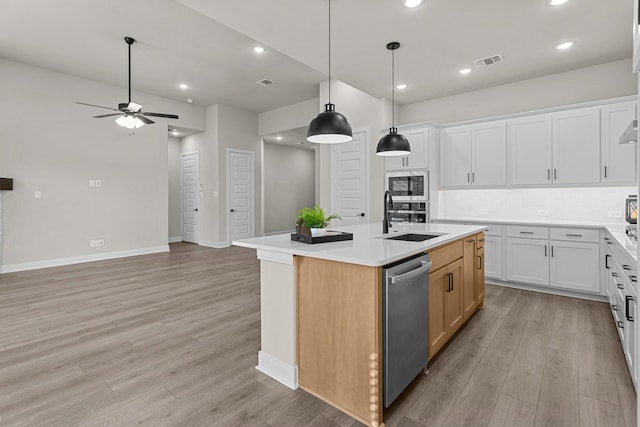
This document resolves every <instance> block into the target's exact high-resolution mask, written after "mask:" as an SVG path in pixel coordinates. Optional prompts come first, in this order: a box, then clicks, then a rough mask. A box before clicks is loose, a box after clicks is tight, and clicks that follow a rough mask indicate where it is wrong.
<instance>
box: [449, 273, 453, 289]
mask: <svg viewBox="0 0 640 427" xmlns="http://www.w3.org/2000/svg"><path fill="white" fill-rule="evenodd" d="M449 277H451V290H452V291H453V273H449Z"/></svg>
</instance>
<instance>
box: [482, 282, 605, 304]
mask: <svg viewBox="0 0 640 427" xmlns="http://www.w3.org/2000/svg"><path fill="white" fill-rule="evenodd" d="M484 281H485V283H486V284H487V285H496V286H504V287H507V288H516V289H522V290H523V291H532V292H542V293H543V294H551V295H560V296H563V297H572V298H580V299H587V300H591V301H598V302H607V301H608V299H607V297H606V295H598V294H587V293H583V292H577V291H570V290H564V289H557V288H545V287H542V286H536V285H527V284H524V283H514V282H504V281H502V280H499V279H493V278H489V277H485V279H484Z"/></svg>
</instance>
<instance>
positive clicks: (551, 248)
mask: <svg viewBox="0 0 640 427" xmlns="http://www.w3.org/2000/svg"><path fill="white" fill-rule="evenodd" d="M551 258H553V245H551Z"/></svg>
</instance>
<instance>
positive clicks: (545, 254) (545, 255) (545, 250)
mask: <svg viewBox="0 0 640 427" xmlns="http://www.w3.org/2000/svg"><path fill="white" fill-rule="evenodd" d="M544 257H545V258H546V257H547V245H544Z"/></svg>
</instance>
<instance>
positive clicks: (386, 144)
mask: <svg viewBox="0 0 640 427" xmlns="http://www.w3.org/2000/svg"><path fill="white" fill-rule="evenodd" d="M399 47H400V43H398V42H391V43H387V49H389V50H390V51H391V127H390V128H389V133H388V134H386V135H385V136H383V137H382V138H380V141H378V147H377V148H376V154H377V155H378V156H386V157H390V156H406V155H409V154H411V146H410V145H409V141H408V140H407V138H405V137H404V135H402V134H399V133H398V128H396V127H395V125H394V122H395V119H396V117H395V106H396V98H395V84H396V82H395V78H396V76H395V53H394V51H395V50H396V49H398V48H399Z"/></svg>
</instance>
